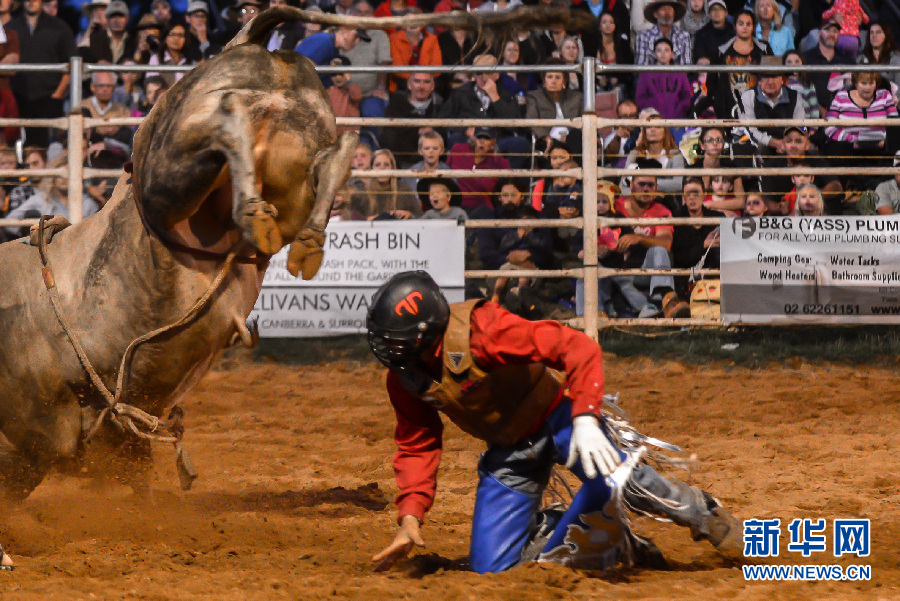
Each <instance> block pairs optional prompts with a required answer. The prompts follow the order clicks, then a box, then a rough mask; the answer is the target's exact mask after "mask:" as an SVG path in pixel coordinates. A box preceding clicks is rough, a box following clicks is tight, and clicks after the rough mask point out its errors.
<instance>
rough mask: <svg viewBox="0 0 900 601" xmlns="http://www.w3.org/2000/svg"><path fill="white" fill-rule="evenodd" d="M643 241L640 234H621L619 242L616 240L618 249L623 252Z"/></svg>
mask: <svg viewBox="0 0 900 601" xmlns="http://www.w3.org/2000/svg"><path fill="white" fill-rule="evenodd" d="M640 243H641V236H640V234H625V235H624V236H619V240H618V242H616V250H618V251H620V252H622V251H626V250H628V249H629V248H631V247H632V246H634V245H635V244H640Z"/></svg>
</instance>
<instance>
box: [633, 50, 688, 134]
mask: <svg viewBox="0 0 900 601" xmlns="http://www.w3.org/2000/svg"><path fill="white" fill-rule="evenodd" d="M653 52H654V55H655V56H656V63H657V64H658V65H671V64H672V59H673V56H674V54H673V50H672V41H671V40H669V39H668V38H659V39H658V40H656V45H655V46H654V48H653ZM634 101H635V103H636V104H637V105H638V108H640V109H641V110H643V109H646V108H653V109H656V111H657V112H658V113H659V114H660V115H662V116H663V117H664V118H666V119H682V118H684V117H685V116H686V115H687V111H688V107H689V106H690V103H691V82H689V81H688V78H687V75H685V74H684V73H681V72H675V71H667V72H665V73H641V74H640V75H638V79H637V88H636V89H635V92H634Z"/></svg>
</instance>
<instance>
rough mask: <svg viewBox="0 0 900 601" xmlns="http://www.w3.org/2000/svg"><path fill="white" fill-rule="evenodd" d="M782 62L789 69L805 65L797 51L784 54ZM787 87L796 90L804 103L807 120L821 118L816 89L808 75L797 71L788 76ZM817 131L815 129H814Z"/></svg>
mask: <svg viewBox="0 0 900 601" xmlns="http://www.w3.org/2000/svg"><path fill="white" fill-rule="evenodd" d="M782 60H783V62H784V64H785V65H787V66H789V67H796V66H798V65H802V64H803V56H802V55H801V54H800V53H799V52H797V51H796V50H789V51H787V52H785V53H784V56H783V57H782ZM786 85H787V87H789V88H791V89H792V90H796V92H797V94H798V95H799V96H800V101H801V102H802V103H803V113H804V114H805V115H806V118H807V119H818V118H819V101H818V100H817V99H816V88H815V86H813V85H812V82H810V81H809V77H807V75H806V73H800V72H799V71H795V72H793V73H791V74H789V75H788V77H787V82H786ZM812 129H813V131H815V128H812Z"/></svg>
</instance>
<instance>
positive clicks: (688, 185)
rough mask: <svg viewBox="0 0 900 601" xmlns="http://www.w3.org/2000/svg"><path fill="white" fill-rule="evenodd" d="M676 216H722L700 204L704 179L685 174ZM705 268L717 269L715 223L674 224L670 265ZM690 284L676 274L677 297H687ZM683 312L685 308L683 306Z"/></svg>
mask: <svg viewBox="0 0 900 601" xmlns="http://www.w3.org/2000/svg"><path fill="white" fill-rule="evenodd" d="M675 216H676V217H691V218H700V217H720V218H721V217H724V216H725V215H723V214H722V213H720V212H719V211H714V210H712V209H709V208H707V207H706V206H704V204H703V180H702V179H701V178H699V177H695V176H690V177H685V178H684V182H683V190H682V193H681V206H680V207H679V208H678V212H677V213H675ZM701 262H702V265H703V268H704V269H718V268H719V226H718V225H676V226H675V232H674V234H673V238H672V267H674V268H675V269H691V268H693V267H695V266H697V265H699V264H701ZM691 288H692V284H691V282H690V279H689V278H688V276H686V275H681V276H675V292H677V293H678V296H679V298H681V299H686V298H690V294H691ZM682 311H684V308H683V307H682ZM688 315H690V313H688Z"/></svg>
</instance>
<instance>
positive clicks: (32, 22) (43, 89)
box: [4, 0, 76, 148]
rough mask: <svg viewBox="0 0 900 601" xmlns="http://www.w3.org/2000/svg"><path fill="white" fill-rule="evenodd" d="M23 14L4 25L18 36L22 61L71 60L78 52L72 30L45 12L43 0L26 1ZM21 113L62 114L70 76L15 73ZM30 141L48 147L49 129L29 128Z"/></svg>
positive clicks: (37, 116) (27, 115)
mask: <svg viewBox="0 0 900 601" xmlns="http://www.w3.org/2000/svg"><path fill="white" fill-rule="evenodd" d="M24 6H25V8H24V11H23V13H22V14H21V15H20V16H18V17H16V18H14V19H12V20H10V22H9V23H8V24H7V25H6V26H5V27H4V29H7V30H9V31H13V32H15V33H16V35H17V36H18V38H19V49H20V51H21V57H20V62H21V63H23V64H36V63H37V64H40V63H68V62H69V59H70V58H71V57H72V56H74V55H75V54H76V47H75V38H74V36H73V35H72V30H70V29H69V27H68V26H67V25H66V24H65V23H64V22H63V21H62V20H60V19H59V18H57V17H51V16H50V15H47V14H44V12H43V11H42V10H41V0H25V3H24ZM12 88H13V93H14V94H15V97H16V104H17V105H18V107H19V115H20V116H22V117H24V118H26V119H53V118H56V117H62V116H63V99H64V98H65V97H66V94H67V93H68V89H69V75H68V73H66V74H60V73H16V75H15V76H14V77H13V80H12ZM25 135H26V139H27V140H28V144H30V145H33V146H41V147H43V148H46V147H47V146H49V144H50V133H49V131H48V130H47V129H46V128H26V130H25Z"/></svg>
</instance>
